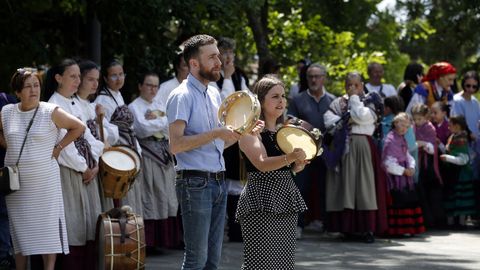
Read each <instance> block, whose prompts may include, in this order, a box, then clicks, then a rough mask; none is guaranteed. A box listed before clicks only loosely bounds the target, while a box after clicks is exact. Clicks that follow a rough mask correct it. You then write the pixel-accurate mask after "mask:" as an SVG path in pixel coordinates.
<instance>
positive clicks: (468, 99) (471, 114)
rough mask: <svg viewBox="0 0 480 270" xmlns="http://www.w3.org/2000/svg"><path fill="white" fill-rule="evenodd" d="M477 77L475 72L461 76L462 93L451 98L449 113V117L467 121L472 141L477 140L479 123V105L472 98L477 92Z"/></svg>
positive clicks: (474, 98)
mask: <svg viewBox="0 0 480 270" xmlns="http://www.w3.org/2000/svg"><path fill="white" fill-rule="evenodd" d="M479 83H480V80H479V76H478V73H477V72H475V71H473V70H472V71H467V72H466V73H465V74H464V75H463V79H462V89H463V91H461V92H459V93H457V94H456V95H454V96H453V104H452V109H451V112H450V115H451V116H454V115H463V116H464V117H465V120H467V125H468V128H469V129H470V131H471V132H472V134H471V135H472V137H473V138H472V139H475V138H478V135H479V133H480V131H479V127H478V124H479V121H480V103H479V102H478V100H477V98H476V97H475V96H474V95H475V93H477V92H478V87H479Z"/></svg>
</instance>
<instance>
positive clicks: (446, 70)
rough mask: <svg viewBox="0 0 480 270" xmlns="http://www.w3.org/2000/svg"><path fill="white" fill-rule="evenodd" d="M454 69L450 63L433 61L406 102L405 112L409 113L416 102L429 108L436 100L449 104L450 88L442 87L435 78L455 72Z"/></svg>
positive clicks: (451, 95) (450, 101) (450, 98)
mask: <svg viewBox="0 0 480 270" xmlns="http://www.w3.org/2000/svg"><path fill="white" fill-rule="evenodd" d="M455 72H456V69H455V67H454V66H452V65H451V64H450V63H447V62H440V63H435V64H433V65H432V66H430V68H429V69H428V72H427V75H425V77H423V79H422V83H420V84H418V85H417V87H415V90H414V94H413V97H412V99H411V100H410V102H409V103H408V106H407V109H406V110H405V111H406V112H407V113H409V114H411V112H412V108H413V107H414V106H415V105H417V104H426V105H427V106H428V108H430V107H431V106H432V105H433V103H435V102H436V101H441V102H442V103H445V104H451V103H452V101H453V94H452V91H451V90H450V89H443V88H442V87H441V86H440V85H439V84H438V83H437V80H438V79H439V78H440V77H442V76H444V75H447V74H455Z"/></svg>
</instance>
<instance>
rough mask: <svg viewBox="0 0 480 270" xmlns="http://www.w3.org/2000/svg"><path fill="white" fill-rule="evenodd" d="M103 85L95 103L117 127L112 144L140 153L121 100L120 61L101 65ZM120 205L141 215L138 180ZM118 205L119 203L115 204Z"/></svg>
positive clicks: (131, 117) (122, 77) (131, 118)
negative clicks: (116, 138)
mask: <svg viewBox="0 0 480 270" xmlns="http://www.w3.org/2000/svg"><path fill="white" fill-rule="evenodd" d="M102 75H103V86H102V87H101V88H100V90H99V91H98V94H97V98H96V99H95V102H94V103H96V104H101V105H102V106H103V108H104V109H105V119H106V120H108V121H109V122H110V123H112V124H114V125H116V126H117V127H118V132H119V135H120V137H119V139H118V141H117V142H116V143H114V144H112V145H126V146H129V147H130V148H132V149H133V150H135V151H137V153H138V154H141V151H142V150H141V149H140V144H139V143H138V140H137V136H136V135H135V132H134V130H133V123H134V115H133V112H132V111H131V110H130V109H129V108H128V106H127V104H125V101H124V100H123V96H122V93H121V90H122V88H123V86H124V84H125V77H126V75H127V74H125V72H124V71H123V66H122V64H121V63H120V61H118V60H116V59H113V60H111V61H109V62H107V63H106V64H105V65H104V66H102ZM118 203H119V204H120V206H121V205H129V206H131V207H132V209H133V212H134V213H136V214H138V215H141V216H143V210H142V209H143V206H142V191H141V185H140V184H139V183H138V181H134V182H133V186H132V187H131V188H130V190H129V191H128V193H127V195H126V196H125V197H123V198H122V199H121V200H120V202H118ZM116 206H119V205H116Z"/></svg>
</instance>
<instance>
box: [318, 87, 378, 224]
mask: <svg viewBox="0 0 480 270" xmlns="http://www.w3.org/2000/svg"><path fill="white" fill-rule="evenodd" d="M348 110H349V111H350V116H349V117H344V116H345V114H346V113H347V111H348ZM343 118H346V119H348V118H349V119H350V122H351V126H349V127H348V126H347V125H346V123H345V124H344V125H343V126H344V129H345V130H344V132H343V134H345V135H346V136H345V137H344V138H345V142H344V145H345V147H344V149H342V153H341V156H340V158H339V162H338V164H335V163H331V162H329V161H328V160H327V164H328V165H329V170H328V172H327V182H326V183H327V185H326V190H327V191H326V195H327V197H326V207H327V213H328V221H329V223H328V227H327V229H328V230H329V231H334V232H343V233H347V234H350V233H375V232H377V233H380V234H382V233H384V232H385V231H386V230H387V218H386V194H387V190H386V183H385V173H384V172H383V170H382V169H381V167H380V163H381V162H380V160H379V158H378V153H377V147H376V146H375V144H374V143H373V141H372V138H371V136H372V134H373V133H374V131H375V121H376V119H377V116H376V114H375V112H374V110H373V109H371V108H369V107H366V106H365V105H364V104H363V102H362V101H360V98H359V96H357V95H353V96H351V97H348V96H346V95H345V96H343V97H339V98H337V99H335V100H334V101H333V102H332V104H330V109H329V111H327V112H326V113H325V115H324V119H325V126H326V128H327V130H328V129H329V128H331V127H333V126H335V125H336V124H337V123H338V122H339V121H341V120H342V119H343ZM340 134H342V133H341V132H340ZM337 137H340V136H337V134H335V137H334V138H337ZM335 140H336V139H334V141H335Z"/></svg>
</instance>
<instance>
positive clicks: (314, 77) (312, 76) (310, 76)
mask: <svg viewBox="0 0 480 270" xmlns="http://www.w3.org/2000/svg"><path fill="white" fill-rule="evenodd" d="M323 77H325V74H315V75H307V78H308V79H310V80H311V79H320V78H323Z"/></svg>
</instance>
